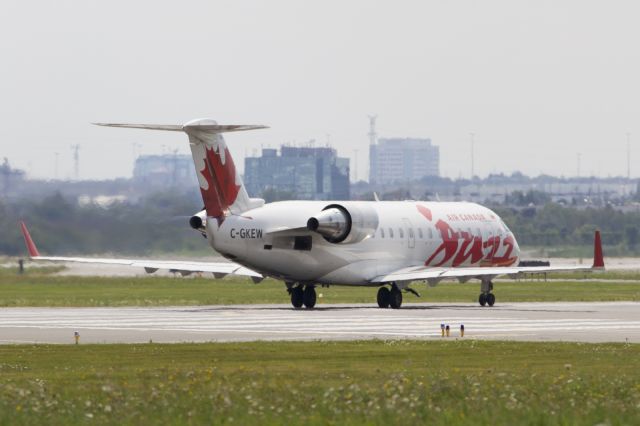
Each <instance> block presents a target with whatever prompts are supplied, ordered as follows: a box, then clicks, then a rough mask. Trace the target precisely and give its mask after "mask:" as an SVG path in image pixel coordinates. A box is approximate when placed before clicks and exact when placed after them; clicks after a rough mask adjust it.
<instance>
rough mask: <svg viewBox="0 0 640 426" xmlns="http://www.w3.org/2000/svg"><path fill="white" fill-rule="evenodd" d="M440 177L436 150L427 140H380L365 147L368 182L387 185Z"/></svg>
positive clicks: (437, 151) (438, 156)
mask: <svg viewBox="0 0 640 426" xmlns="http://www.w3.org/2000/svg"><path fill="white" fill-rule="evenodd" d="M426 176H440V148H439V147H437V146H435V145H432V144H431V139H417V138H380V139H378V143H372V144H371V145H370V146H369V182H371V183H374V184H389V183H394V182H408V181H415V180H419V179H422V178H423V177H426Z"/></svg>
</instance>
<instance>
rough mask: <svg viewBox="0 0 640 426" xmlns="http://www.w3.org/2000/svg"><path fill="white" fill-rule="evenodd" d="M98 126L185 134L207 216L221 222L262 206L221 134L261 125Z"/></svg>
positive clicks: (208, 122) (202, 121)
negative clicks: (237, 168) (228, 217)
mask: <svg viewBox="0 0 640 426" xmlns="http://www.w3.org/2000/svg"><path fill="white" fill-rule="evenodd" d="M94 124H96V125H98V126H107V127H120V128H129V129H145V130H163V131H172V132H180V131H181V132H185V133H186V134H187V135H188V136H189V144H190V146H191V154H192V156H193V162H194V164H195V168H196V174H197V176H198V183H199V184H200V192H201V194H202V199H203V201H204V205H205V209H206V210H207V216H209V217H214V218H217V219H218V221H219V223H220V222H221V221H222V220H223V219H224V216H225V215H226V214H227V213H231V214H241V213H243V212H245V211H247V210H251V209H253V208H256V207H260V206H261V205H263V204H264V200H262V199H256V198H249V195H248V194H247V191H246V189H245V187H244V184H243V182H242V179H241V178H240V174H239V173H238V172H237V170H236V166H235V163H234V161H233V158H232V157H231V154H230V153H229V149H228V148H227V144H226V142H225V140H224V138H223V137H222V133H228V132H239V131H244V130H255V129H265V128H267V127H266V126H259V125H235V124H234V125H221V124H218V123H216V122H215V121H214V120H210V119H198V120H192V121H190V122H188V123H186V124H184V125H157V124H120V123H94Z"/></svg>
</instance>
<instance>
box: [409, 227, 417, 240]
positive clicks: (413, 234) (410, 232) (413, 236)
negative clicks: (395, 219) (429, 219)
mask: <svg viewBox="0 0 640 426" xmlns="http://www.w3.org/2000/svg"><path fill="white" fill-rule="evenodd" d="M415 237H416V234H415V233H414V232H413V228H409V238H415Z"/></svg>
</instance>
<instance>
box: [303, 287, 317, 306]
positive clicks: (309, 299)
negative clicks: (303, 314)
mask: <svg viewBox="0 0 640 426" xmlns="http://www.w3.org/2000/svg"><path fill="white" fill-rule="evenodd" d="M302 303H304V306H306V307H307V308H313V307H314V306H316V288H315V287H314V286H312V285H308V286H305V288H304V292H303V293H302Z"/></svg>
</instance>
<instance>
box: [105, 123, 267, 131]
mask: <svg viewBox="0 0 640 426" xmlns="http://www.w3.org/2000/svg"><path fill="white" fill-rule="evenodd" d="M92 124H95V125H96V126H104V127H120V128H125V129H145V130H163V131H167V132H186V131H187V130H202V131H205V132H208V133H229V132H241V131H244V130H257V129H267V128H268V126H262V125H257V124H198V123H193V124H190V123H187V124H185V125H181V124H127V123H92Z"/></svg>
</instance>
